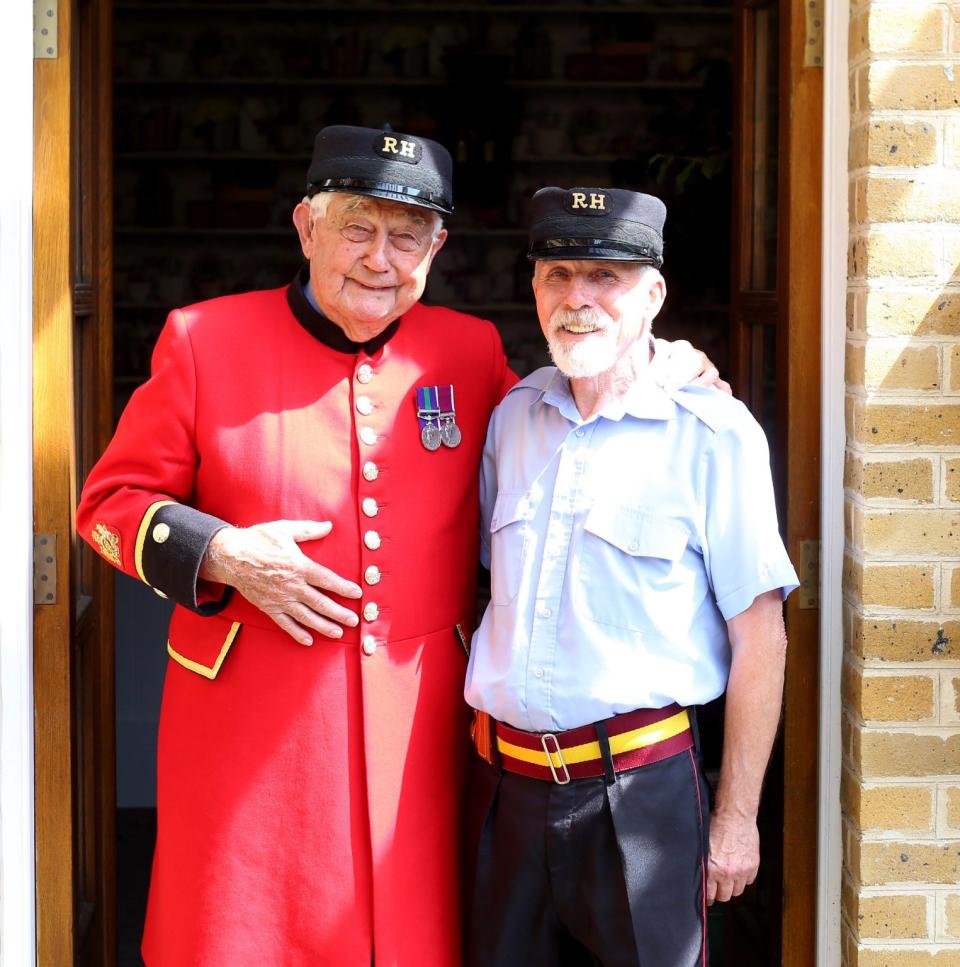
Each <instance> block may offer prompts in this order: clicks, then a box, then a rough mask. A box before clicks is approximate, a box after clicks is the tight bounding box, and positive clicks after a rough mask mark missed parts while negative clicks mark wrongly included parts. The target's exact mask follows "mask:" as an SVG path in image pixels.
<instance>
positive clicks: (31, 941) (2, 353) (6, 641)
mask: <svg viewBox="0 0 960 967" xmlns="http://www.w3.org/2000/svg"><path fill="white" fill-rule="evenodd" d="M0 89H2V90H4V91H10V92H17V93H16V94H15V95H12V96H10V97H7V98H6V101H5V110H4V125H3V127H4V132H3V142H4V144H3V177H2V178H0V299H2V305H3V325H2V329H0V534H2V535H3V575H2V579H0V967H27V965H34V964H35V963H36V949H37V947H36V886H35V860H34V853H35V850H34V806H33V798H34V791H33V790H34V783H33V422H32V402H33V378H32V366H33V224H32V218H33V211H32V208H33V4H30V3H14V4H11V5H10V6H9V7H8V9H7V10H5V12H4V16H3V30H0Z"/></svg>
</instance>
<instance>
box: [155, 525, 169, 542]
mask: <svg viewBox="0 0 960 967" xmlns="http://www.w3.org/2000/svg"><path fill="white" fill-rule="evenodd" d="M169 536H170V525H169V524H157V526H156V527H154V529H153V539H154V540H155V541H156V542H157V543H158V544H162V543H163V542H164V541H165V540H166V539H167V538H168V537H169Z"/></svg>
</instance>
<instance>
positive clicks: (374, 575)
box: [363, 564, 380, 584]
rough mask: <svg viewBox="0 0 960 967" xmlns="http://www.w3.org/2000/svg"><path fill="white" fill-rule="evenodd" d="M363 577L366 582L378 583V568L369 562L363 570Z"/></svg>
mask: <svg viewBox="0 0 960 967" xmlns="http://www.w3.org/2000/svg"><path fill="white" fill-rule="evenodd" d="M363 579H364V581H366V582H367V584H379V583H380V568H378V567H377V565H376V564H371V565H370V567H368V568H367V569H366V570H365V571H364V572H363Z"/></svg>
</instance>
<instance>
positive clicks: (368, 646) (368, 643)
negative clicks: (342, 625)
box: [361, 635, 377, 655]
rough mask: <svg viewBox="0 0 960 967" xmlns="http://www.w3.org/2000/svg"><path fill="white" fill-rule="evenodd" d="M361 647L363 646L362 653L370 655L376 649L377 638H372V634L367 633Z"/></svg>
mask: <svg viewBox="0 0 960 967" xmlns="http://www.w3.org/2000/svg"><path fill="white" fill-rule="evenodd" d="M361 647H362V648H363V653H364V654H365V655H372V654H373V653H374V652H375V651H376V650H377V639H376V638H374V637H373V635H367V636H366V637H365V638H364V639H363V644H362V645H361Z"/></svg>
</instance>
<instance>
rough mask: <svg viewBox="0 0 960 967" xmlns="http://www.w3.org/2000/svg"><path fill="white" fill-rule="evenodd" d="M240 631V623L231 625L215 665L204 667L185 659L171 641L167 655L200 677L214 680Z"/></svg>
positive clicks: (168, 643)
mask: <svg viewBox="0 0 960 967" xmlns="http://www.w3.org/2000/svg"><path fill="white" fill-rule="evenodd" d="M239 630H240V622H239V621H234V623H233V624H232V625H230V630H229V631H228V632H227V637H226V638H225V639H224V642H223V646H222V647H221V649H220V654H219V655H217V660H216V661H215V662H214V663H213V665H212V666H211V665H202V664H201V663H200V662H198V661H193V660H192V659H190V658H185V657H184V656H183V655H181V654H180V652H178V651H177V650H176V649H175V648H174V647H173V645H172V644H170V641H169V640H168V641H167V654H168V655H169V656H170V657H171V658H172V659H173V660H174V661H175V662H177V664H179V665H183V667H184V668H188V669H189V670H190V671H192V672H196V673H197V674H198V675H203V677H204V678H209V679H214V678H216V677H217V673H218V672H219V671H220V666H221V665H222V664H223V659H224V658H226V657H227V652H228V651H229V650H230V646H231V645H232V644H233V641H234V639H235V638H236V637H237V632H238V631H239Z"/></svg>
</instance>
